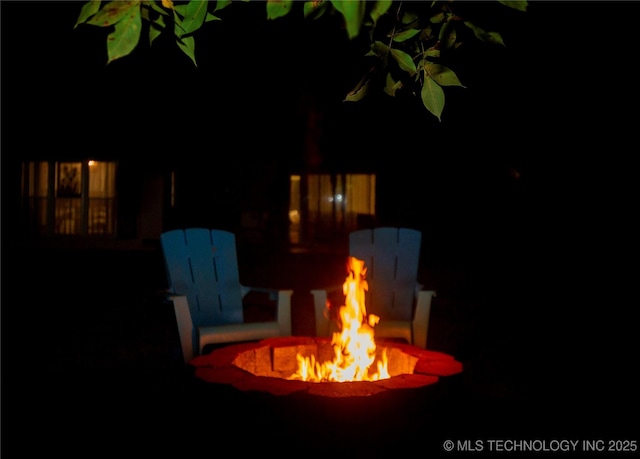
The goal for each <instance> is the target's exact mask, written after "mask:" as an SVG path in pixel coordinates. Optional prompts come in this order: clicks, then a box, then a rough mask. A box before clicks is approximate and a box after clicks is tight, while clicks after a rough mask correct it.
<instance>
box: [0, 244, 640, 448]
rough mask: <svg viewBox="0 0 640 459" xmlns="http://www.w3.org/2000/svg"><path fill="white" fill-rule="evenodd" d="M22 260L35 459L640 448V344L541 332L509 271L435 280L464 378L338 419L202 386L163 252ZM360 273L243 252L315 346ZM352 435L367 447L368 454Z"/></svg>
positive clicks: (61, 254)
mask: <svg viewBox="0 0 640 459" xmlns="http://www.w3.org/2000/svg"><path fill="white" fill-rule="evenodd" d="M20 254H21V256H20V257H15V258H14V257H13V255H15V251H13V250H10V251H9V255H11V258H9V260H11V264H9V263H8V262H7V250H6V249H5V254H4V255H5V256H4V257H3V262H4V263H3V287H4V288H3V292H4V293H5V295H4V297H3V301H2V303H3V325H4V327H3V335H4V336H3V337H4V340H3V351H4V352H3V367H2V371H3V386H4V389H5V390H4V391H3V393H4V403H3V415H4V416H3V417H4V427H5V430H9V432H7V433H5V434H4V435H3V442H4V443H5V446H6V445H7V444H8V443H11V442H12V441H15V440H14V438H16V437H17V435H15V436H13V435H11V433H12V431H14V430H16V429H18V430H26V431H31V432H33V433H36V432H37V434H38V435H37V437H34V438H33V439H32V441H28V442H26V443H25V442H22V443H20V448H21V451H22V453H23V455H25V456H26V455H28V454H29V453H34V454H35V453H36V452H40V453H41V452H42V451H43V450H44V451H49V452H54V451H59V452H60V453H64V454H65V457H91V456H92V455H93V453H92V452H91V451H93V452H95V451H97V450H101V451H103V452H112V453H114V454H116V453H117V454H122V453H123V452H127V453H130V454H139V455H141V456H144V457H149V456H150V455H151V454H155V453H158V454H160V453H164V452H165V451H166V449H167V448H182V450H183V451H184V452H185V454H184V455H185V456H186V455H187V451H189V452H193V453H197V454H202V452H206V454H211V456H214V455H216V453H218V452H219V451H220V450H219V448H220V446H221V445H222V444H227V443H229V442H231V443H232V444H233V448H234V451H236V450H237V451H238V452H242V451H245V452H250V451H254V452H255V451H266V450H270V451H274V452H275V453H276V454H277V455H278V456H281V457H299V454H300V450H299V449H298V450H297V451H296V449H297V448H305V447H308V446H309V445H311V446H312V448H311V450H315V451H324V452H327V453H330V452H332V451H334V450H335V449H336V448H337V447H342V448H344V449H343V451H350V452H352V453H353V455H354V456H355V457H365V456H367V457H381V456H383V455H388V453H398V452H401V451H403V450H406V451H411V450H413V447H414V446H415V443H416V442H417V443H419V444H421V447H422V451H424V452H425V454H424V455H427V453H433V454H442V453H443V449H442V444H443V441H444V440H445V439H448V438H450V439H453V440H457V439H460V440H467V439H471V440H475V439H476V438H489V437H491V438H506V437H510V438H532V437H536V438H542V439H552V438H558V437H563V438H573V439H580V440H582V439H593V438H595V437H598V438H600V437H606V438H612V436H613V438H614V439H624V438H630V439H631V438H632V437H630V435H632V436H633V435H635V436H636V437H637V429H636V430H635V431H634V432H633V433H632V430H631V424H630V423H629V422H628V421H626V419H628V414H629V413H627V414H626V415H625V411H626V410H627V409H628V410H633V409H635V408H637V395H636V392H635V390H634V389H632V388H634V387H635V386H634V385H633V383H632V380H633V379H632V378H631V377H630V370H629V368H630V365H629V363H628V359H627V358H628V355H629V350H628V349H626V348H625V347H624V346H625V345H626V344H627V340H626V339H625V338H621V337H613V335H612V334H610V333H607V334H604V333H603V334H601V335H600V336H596V337H594V339H593V340H592V341H590V344H588V345H586V346H583V343H584V338H585V335H587V331H586V330H591V329H592V328H589V327H591V326H592V325H594V324H595V323H596V322H597V320H595V319H594V320H591V319H589V317H590V316H585V317H584V320H583V321H582V328H581V330H582V331H580V330H577V329H576V330H571V331H570V332H566V330H564V329H563V327H565V326H566V325H567V324H568V323H570V322H568V321H567V320H566V317H565V315H568V314H569V313H564V314H563V313H562V312H557V311H556V320H555V322H554V323H553V324H549V323H548V321H547V320H543V319H540V314H539V311H538V312H536V313H532V311H533V309H532V306H533V305H534V304H535V302H536V301H537V300H538V299H539V297H538V295H536V293H535V292H528V291H527V290H526V289H524V288H523V287H524V285H523V284H522V283H520V281H518V279H519V277H518V275H517V274H514V273H513V272H512V273H511V274H510V273H509V270H508V269H504V270H493V271H491V270H477V271H474V270H473V269H472V267H471V268H470V266H471V265H470V264H467V265H466V266H465V269H464V270H456V269H452V268H451V266H437V265H429V264H427V265H425V266H423V267H422V272H421V277H422V278H423V279H422V280H423V282H424V283H425V284H426V286H427V287H429V288H434V289H435V290H436V291H437V292H438V296H437V297H436V299H435V300H434V303H433V307H432V315H431V325H430V330H429V339H428V348H429V349H431V350H435V351H439V352H444V353H447V354H450V355H452V356H453V357H455V358H456V359H457V360H458V361H460V362H461V363H462V364H463V367H464V371H463V373H462V374H460V375H456V376H455V377H452V378H450V379H449V380H446V381H443V382H441V383H438V384H435V385H434V386H433V387H432V388H430V389H429V390H423V391H419V390H418V391H407V392H404V393H403V394H402V395H398V394H396V395H395V396H393V395H392V396H385V397H386V398H385V397H379V398H378V399H375V397H372V398H371V399H369V400H346V401H342V402H337V401H331V402H329V403H327V402H326V401H325V402H320V401H318V400H314V399H309V398H307V399H304V400H300V399H296V398H295V397H280V398H278V397H274V396H272V395H270V394H261V393H242V392H239V391H237V390H234V389H233V388H231V387H222V386H218V385H211V384H206V383H203V382H201V381H198V380H196V378H194V377H193V375H192V373H191V371H190V369H189V368H185V367H184V366H183V365H182V361H181V354H180V348H179V341H178V336H177V330H176V328H175V322H174V318H173V310H172V307H171V306H170V305H169V304H167V303H165V302H163V301H162V291H163V289H164V288H165V287H166V284H165V277H164V267H163V264H162V259H161V254H160V252H159V250H157V247H155V246H153V245H150V246H149V247H147V248H146V249H144V250H127V251H119V250H87V249H85V250H81V249H73V250H69V249H42V248H41V249H29V250H23V249H21V251H20ZM344 260H345V255H344V253H342V252H341V251H340V250H333V251H324V252H307V253H304V252H303V253H290V252H265V251H262V252H260V251H255V252H254V251H252V250H247V251H242V250H241V252H240V269H241V281H242V282H243V283H244V284H246V285H256V286H263V287H278V288H292V289H294V296H293V305H292V308H293V309H292V316H293V318H292V320H293V335H295V336H311V335H312V334H313V330H314V328H313V327H314V324H313V309H312V308H313V305H312V300H311V295H310V294H309V293H308V292H309V290H310V289H311V288H317V287H320V286H325V285H339V284H341V283H342V282H343V280H344V275H345V271H344ZM9 290H11V291H12V292H14V293H12V294H11V295H9V293H8V291H9ZM530 296H531V298H530ZM610 320H611V319H609V321H610ZM585 321H588V323H587V322H585ZM607 323H608V322H607ZM621 326H624V325H622V324H621ZM585 327H586V328H585ZM563 333H564V334H563ZM8 337H10V338H8ZM611 340H614V341H613V342H612V341H611ZM616 340H617V341H616ZM636 361H637V359H636ZM13 388H19V389H20V390H19V391H15V393H14V392H13V390H12V391H11V392H9V391H8V389H13ZM9 402H11V403H9ZM340 403H342V404H340ZM15 410H17V411H16V415H14V414H13V413H14V411H15ZM354 410H355V411H359V412H355V411H354ZM18 412H19V413H21V414H20V415H18V414H17V413H18ZM349 429H355V432H357V433H358V434H359V436H360V437H361V438H360V440H359V441H357V442H356V443H355V444H353V443H351V441H350V438H351V436H349V435H346V434H345V431H347V430H349ZM229 438H233V439H234V440H233V441H231V440H229ZM235 439H241V440H242V441H236V440H235ZM636 439H637V438H636ZM87 441H89V444H90V445H91V446H90V447H89V448H90V450H91V451H89V452H88V451H87V450H86V448H87V446H86V444H87ZM365 441H366V442H368V444H367V445H365V444H364V443H365ZM383 453H384V454H383ZM180 456H181V457H182V456H183V455H182V454H180Z"/></svg>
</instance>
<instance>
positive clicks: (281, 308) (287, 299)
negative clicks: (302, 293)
mask: <svg viewBox="0 0 640 459" xmlns="http://www.w3.org/2000/svg"><path fill="white" fill-rule="evenodd" d="M291 295H293V290H279V291H278V324H279V326H280V335H281V336H291Z"/></svg>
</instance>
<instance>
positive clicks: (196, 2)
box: [175, 0, 209, 35]
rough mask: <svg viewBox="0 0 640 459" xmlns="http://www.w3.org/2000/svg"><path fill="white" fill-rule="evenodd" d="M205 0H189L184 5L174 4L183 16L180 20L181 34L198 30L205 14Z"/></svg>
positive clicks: (206, 2) (206, 3)
mask: <svg viewBox="0 0 640 459" xmlns="http://www.w3.org/2000/svg"><path fill="white" fill-rule="evenodd" d="M208 4H209V2H208V1H207V0H191V1H190V2H189V3H187V4H186V5H180V6H176V7H175V9H176V10H179V12H180V14H182V16H183V17H184V19H183V20H182V23H181V24H182V30H183V31H184V32H183V35H187V34H190V33H193V32H195V31H196V30H198V29H199V28H200V27H201V26H202V23H203V22H204V18H205V17H206V15H207V5H208Z"/></svg>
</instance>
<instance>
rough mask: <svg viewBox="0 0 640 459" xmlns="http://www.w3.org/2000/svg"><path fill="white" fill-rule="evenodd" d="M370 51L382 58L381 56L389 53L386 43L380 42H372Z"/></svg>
mask: <svg viewBox="0 0 640 459" xmlns="http://www.w3.org/2000/svg"><path fill="white" fill-rule="evenodd" d="M371 50H372V51H373V52H374V53H375V54H376V55H378V56H382V55H383V54H387V53H388V52H389V47H388V46H387V44H386V43H382V42H381V41H374V42H373V43H371Z"/></svg>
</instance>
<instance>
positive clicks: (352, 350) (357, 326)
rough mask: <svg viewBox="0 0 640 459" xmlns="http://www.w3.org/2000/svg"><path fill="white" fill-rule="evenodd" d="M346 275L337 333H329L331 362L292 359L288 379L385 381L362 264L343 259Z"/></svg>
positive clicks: (383, 357) (383, 359) (386, 374)
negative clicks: (293, 368)
mask: <svg viewBox="0 0 640 459" xmlns="http://www.w3.org/2000/svg"><path fill="white" fill-rule="evenodd" d="M347 267H348V271H349V275H348V276H347V279H346V281H345V283H344V284H343V292H344V295H345V304H344V305H343V306H341V307H340V309H339V311H338V314H339V315H338V317H339V324H338V325H339V329H340V331H339V332H336V333H334V334H333V337H332V340H331V344H332V346H333V350H334V358H333V360H332V361H326V362H322V363H321V362H317V361H316V358H315V356H313V355H312V356H306V357H305V356H303V355H301V354H298V355H297V356H296V358H297V361H298V370H297V371H296V373H294V374H293V375H292V376H291V377H290V378H289V379H297V380H302V381H311V382H323V381H335V382H344V381H377V380H379V379H387V378H389V377H390V376H389V371H388V360H387V355H386V350H385V351H383V353H382V355H381V356H380V357H377V356H376V343H375V340H374V331H373V329H374V327H375V325H376V324H377V323H378V321H379V320H380V319H379V317H378V316H376V315H374V314H369V315H367V309H366V307H365V304H364V293H365V291H366V290H367V288H368V285H367V281H366V280H365V276H366V271H367V270H366V268H365V267H364V261H362V260H359V259H357V258H354V257H349V258H348V260H347Z"/></svg>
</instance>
